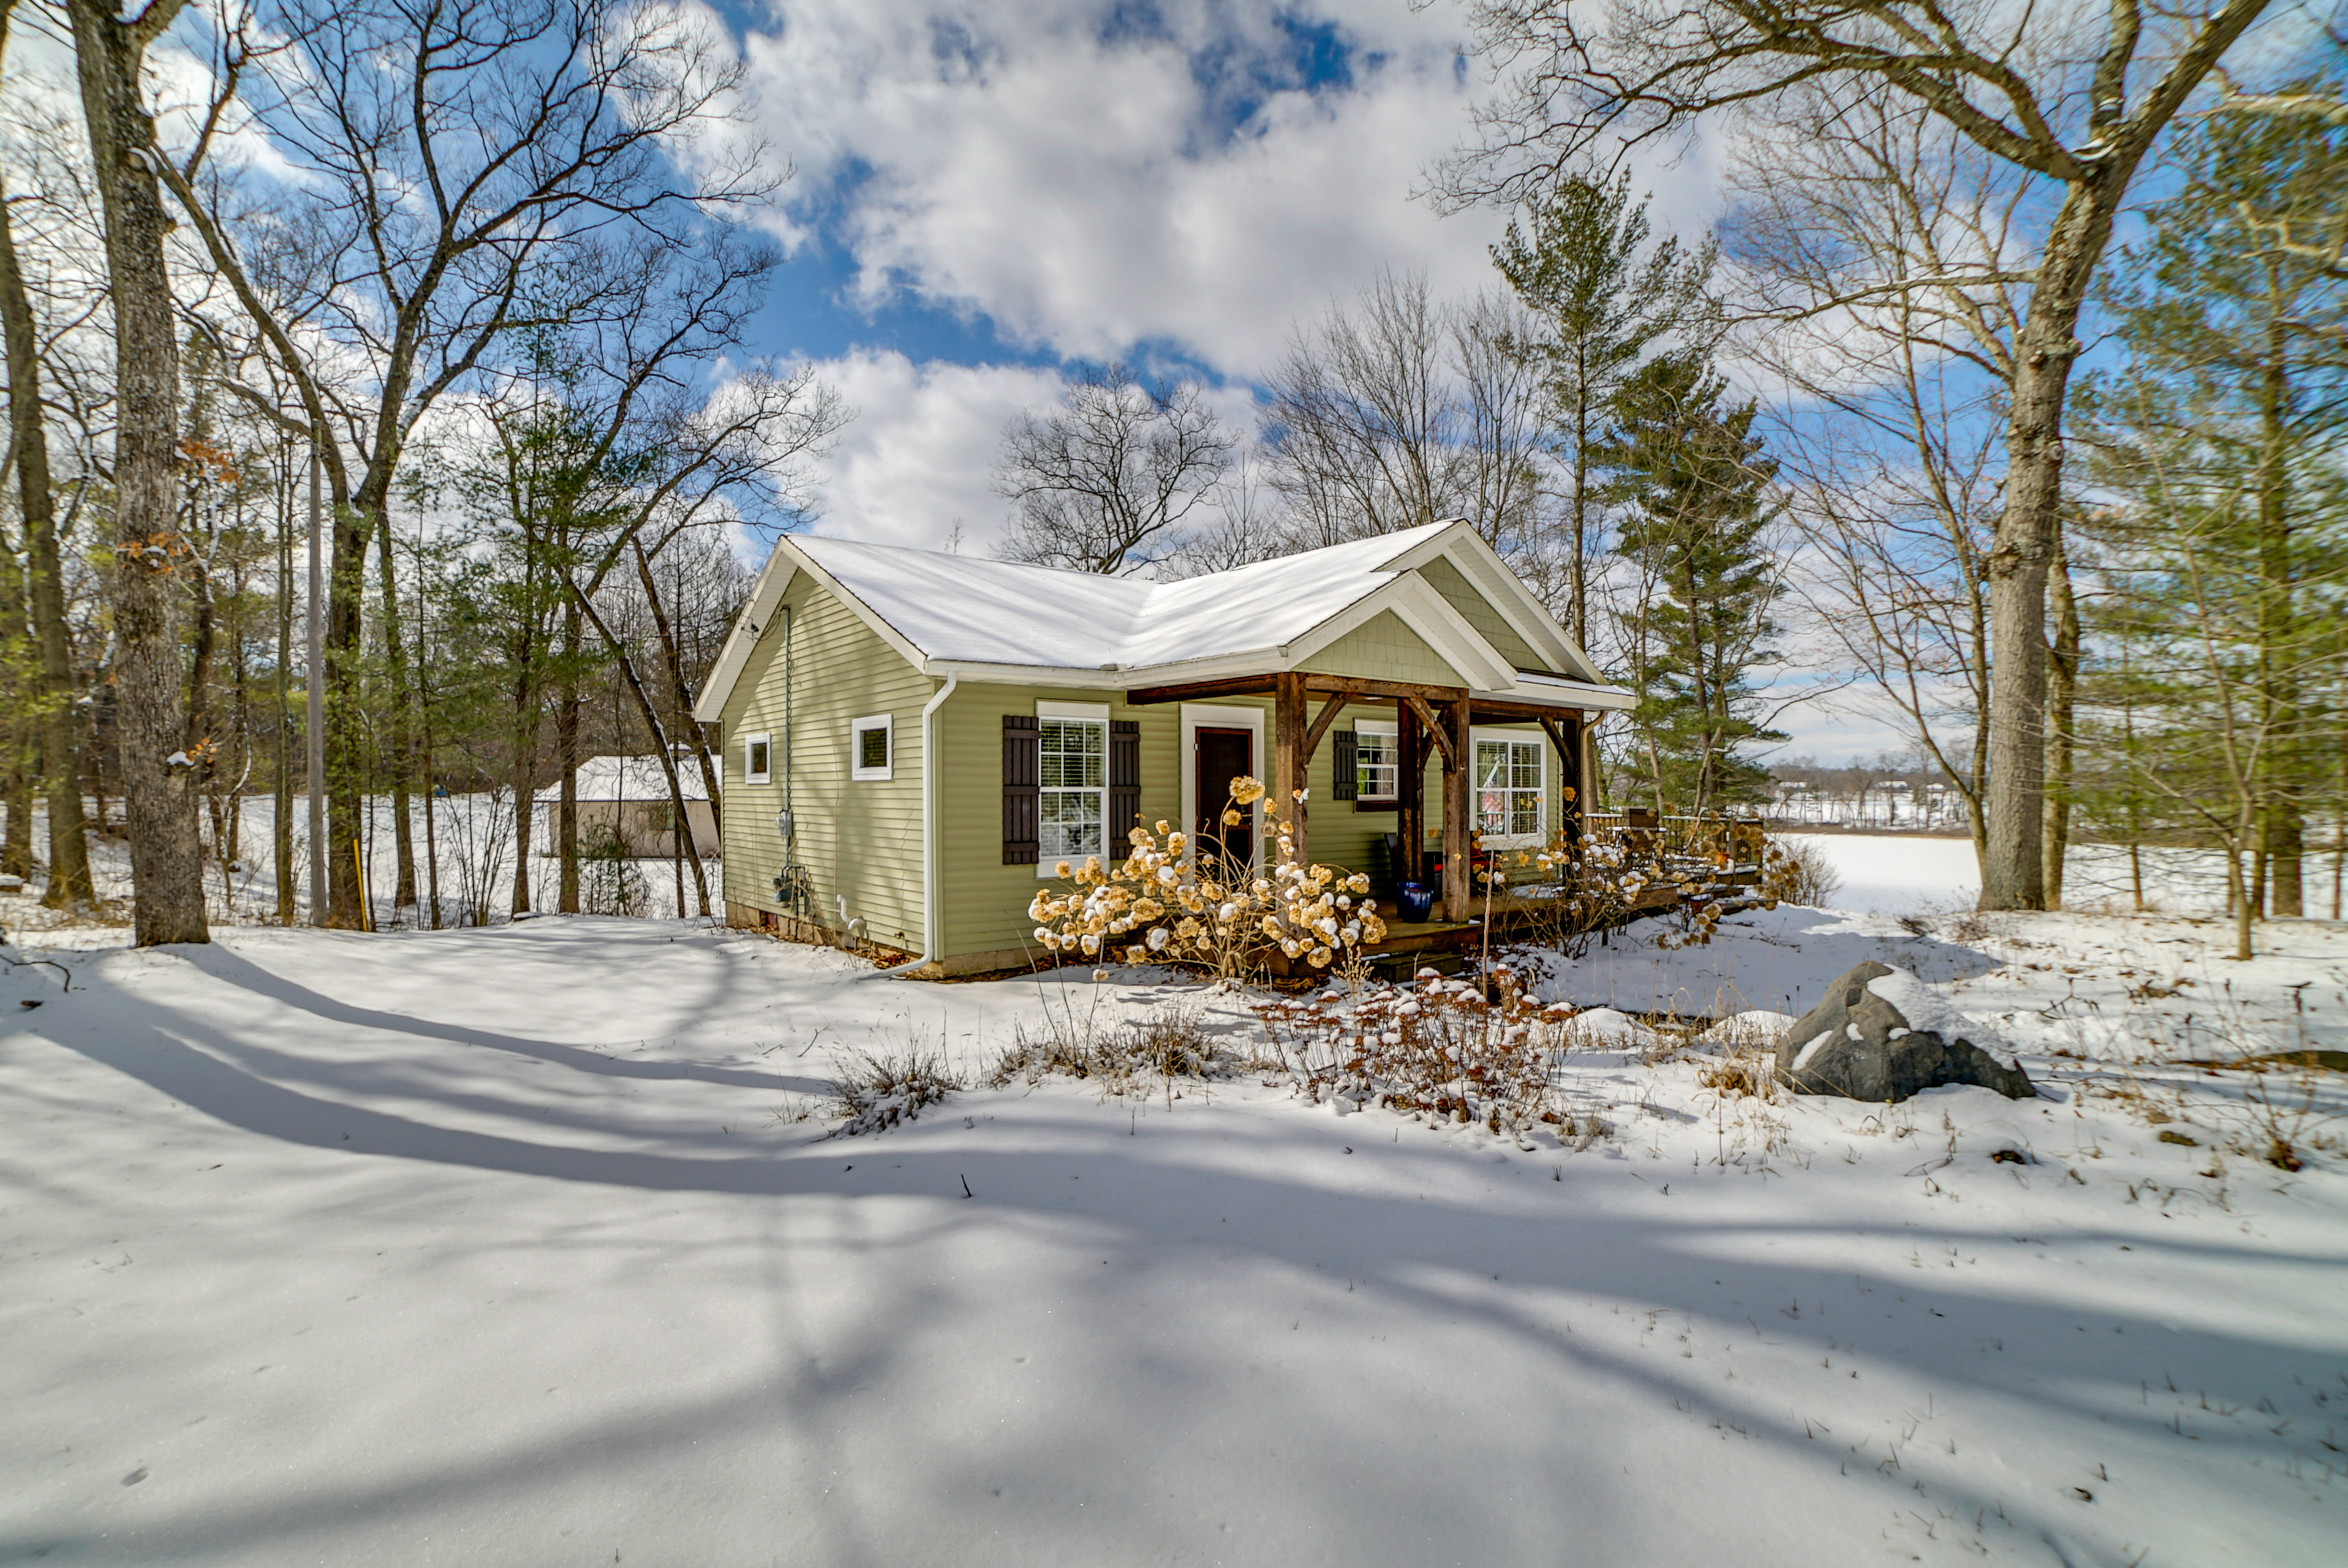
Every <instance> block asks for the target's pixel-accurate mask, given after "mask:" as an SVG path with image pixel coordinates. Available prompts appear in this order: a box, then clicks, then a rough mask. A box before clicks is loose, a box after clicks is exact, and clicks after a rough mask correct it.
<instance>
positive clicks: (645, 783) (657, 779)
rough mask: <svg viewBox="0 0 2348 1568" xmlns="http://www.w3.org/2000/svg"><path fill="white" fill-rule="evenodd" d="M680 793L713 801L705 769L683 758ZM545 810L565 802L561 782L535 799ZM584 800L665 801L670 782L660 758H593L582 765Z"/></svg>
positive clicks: (679, 770) (581, 793) (581, 796)
mask: <svg viewBox="0 0 2348 1568" xmlns="http://www.w3.org/2000/svg"><path fill="white" fill-rule="evenodd" d="M676 783H677V789H678V792H679V793H680V794H682V795H684V797H685V799H688V800H706V799H709V786H708V785H706V784H705V783H704V782H703V781H702V778H701V769H700V766H699V765H698V764H696V763H695V762H694V760H693V759H692V758H678V759H677V767H676ZM531 798H532V799H535V800H537V801H538V803H539V804H540V805H541V806H549V805H552V804H553V803H554V802H556V801H558V800H560V799H562V785H561V782H560V781H557V782H555V783H552V784H549V785H548V786H547V787H546V788H545V789H541V790H540V791H539V792H538V793H537V794H536V795H535V796H533V797H531ZM578 798H579V799H582V800H665V799H668V779H667V776H666V775H664V773H662V772H661V765H660V758H657V757H591V758H588V759H587V760H586V761H584V762H582V763H581V764H580V765H579V796H578Z"/></svg>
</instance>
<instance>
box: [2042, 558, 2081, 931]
mask: <svg viewBox="0 0 2348 1568" xmlns="http://www.w3.org/2000/svg"><path fill="white" fill-rule="evenodd" d="M2050 582H2051V585H2052V587H2053V590H2054V611H2055V645H2054V646H2053V647H2052V648H2050V649H2049V650H2047V653H2048V657H2047V661H2046V804H2045V821H2044V827H2043V828H2042V829H2041V836H2040V841H2039V849H2040V852H2041V853H2042V854H2043V855H2044V857H2045V865H2044V869H2043V870H2042V872H2041V873H2040V875H2041V877H2042V879H2043V880H2044V882H2045V886H2046V907H2047V908H2049V909H2060V908H2062V907H2063V861H2064V857H2065V855H2066V854H2068V853H2069V851H2070V848H2071V738H2072V724H2073V718H2074V714H2073V708H2074V707H2075V697H2076V695H2077V693H2078V689H2079V602H2078V600H2077V599H2076V598H2075V597H2074V596H2073V594H2072V592H2071V558H2070V555H2069V553H2068V552H2066V551H2065V549H2064V545H2063V536H2062V535H2061V534H2060V533H2059V532H2058V533H2057V534H2056V535H2055V563H2054V573H2053V576H2052V578H2051V579H2050Z"/></svg>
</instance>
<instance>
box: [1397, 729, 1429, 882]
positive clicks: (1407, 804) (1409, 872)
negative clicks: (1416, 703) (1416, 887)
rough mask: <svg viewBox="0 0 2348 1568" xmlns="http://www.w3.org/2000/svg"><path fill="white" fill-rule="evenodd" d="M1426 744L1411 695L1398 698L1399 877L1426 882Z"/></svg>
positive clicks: (1403, 880) (1404, 880)
mask: <svg viewBox="0 0 2348 1568" xmlns="http://www.w3.org/2000/svg"><path fill="white" fill-rule="evenodd" d="M1426 747H1427V742H1426V741H1425V740H1423V739H1421V738H1420V737H1419V733H1418V713H1417V711H1416V709H1414V708H1413V707H1411V706H1410V700H1409V699H1408V698H1407V697H1397V698H1396V699H1395V838H1396V839H1397V840H1399V841H1400V842H1399V843H1398V844H1397V846H1396V848H1395V881H1396V882H1417V883H1419V884H1420V885H1421V886H1425V885H1426Z"/></svg>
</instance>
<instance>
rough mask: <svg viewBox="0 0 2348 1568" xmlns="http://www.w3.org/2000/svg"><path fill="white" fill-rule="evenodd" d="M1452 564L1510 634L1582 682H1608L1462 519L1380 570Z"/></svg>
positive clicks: (1495, 553) (1515, 576) (1398, 556)
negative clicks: (1435, 562)
mask: <svg viewBox="0 0 2348 1568" xmlns="http://www.w3.org/2000/svg"><path fill="white" fill-rule="evenodd" d="M1438 556H1440V557H1442V558H1444V559H1446V560H1447V561H1449V562H1451V564H1452V565H1453V566H1455V567H1457V569H1458V571H1459V574H1460V575H1461V576H1462V577H1465V578H1467V579H1468V585H1469V586H1470V587H1472V588H1474V589H1475V590H1476V591H1477V592H1478V593H1481V594H1482V595H1484V599H1485V602H1486V603H1489V604H1490V605H1491V606H1492V608H1493V609H1494V610H1497V611H1498V612H1499V615H1500V619H1502V620H1503V621H1506V622H1507V623H1508V624H1509V630H1511V631H1513V632H1515V633H1516V634H1517V635H1519V637H1522V638H1523V639H1524V640H1525V645H1526V646H1528V647H1529V648H1531V649H1532V650H1533V651H1534V652H1535V653H1537V654H1539V655H1541V656H1542V657H1543V658H1545V659H1547V660H1549V661H1550V664H1551V665H1554V666H1555V667H1557V668H1558V669H1561V670H1565V671H1568V672H1570V674H1572V675H1573V676H1577V677H1579V678H1580V679H1581V680H1584V681H1588V682H1591V684H1593V685H1596V684H1599V683H1601V682H1602V681H1604V679H1605V678H1606V677H1605V676H1604V675H1603V674H1602V673H1601V671H1600V670H1599V668H1598V666H1597V665H1596V664H1594V663H1593V662H1591V657H1590V655H1588V654H1586V653H1584V652H1582V650H1581V649H1580V648H1578V647H1575V646H1574V645H1573V641H1572V639H1571V638H1570V637H1568V636H1567V635H1566V634H1565V631H1564V629H1563V628H1562V627H1560V625H1559V624H1557V620H1556V618H1555V617H1554V616H1552V615H1551V614H1550V613H1549V607H1548V606H1547V605H1545V604H1543V603H1541V602H1540V600H1539V599H1536V598H1534V597H1533V593H1532V590H1531V589H1529V588H1527V587H1526V586H1525V585H1524V583H1523V582H1522V581H1521V580H1520V579H1519V577H1518V576H1517V574H1516V573H1513V572H1511V571H1509V567H1508V563H1507V562H1504V561H1502V560H1501V559H1500V557H1499V554H1498V552H1496V551H1495V550H1493V548H1492V547H1491V546H1490V545H1489V544H1487V543H1486V542H1484V536H1483V535H1482V534H1480V533H1478V532H1477V531H1476V529H1475V525H1474V524H1472V523H1470V522H1468V521H1466V520H1465V519H1462V520H1460V521H1457V522H1454V523H1452V524H1451V526H1449V527H1448V528H1446V529H1445V530H1444V531H1442V532H1440V533H1438V534H1436V535H1435V536H1434V537H1433V538H1431V539H1425V540H1421V541H1420V542H1418V543H1416V544H1415V545H1413V546H1411V547H1410V548H1409V549H1408V550H1406V551H1404V552H1401V553H1400V554H1398V555H1396V556H1395V557H1393V558H1392V559H1391V560H1388V561H1386V562H1384V564H1383V570H1385V571H1388V572H1406V571H1408V570H1410V569H1411V568H1413V567H1418V566H1424V565H1426V563H1427V562H1431V561H1433V560H1435V559H1436V558H1437V557H1438Z"/></svg>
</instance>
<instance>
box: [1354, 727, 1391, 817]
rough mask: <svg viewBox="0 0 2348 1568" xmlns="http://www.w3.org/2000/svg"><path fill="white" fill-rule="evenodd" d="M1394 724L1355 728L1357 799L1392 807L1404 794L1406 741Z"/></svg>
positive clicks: (1355, 792) (1355, 782) (1355, 795)
mask: <svg viewBox="0 0 2348 1568" xmlns="http://www.w3.org/2000/svg"><path fill="white" fill-rule="evenodd" d="M1395 729H1396V727H1395V725H1394V724H1392V723H1381V722H1379V721H1378V720H1376V719H1360V720H1357V721H1356V722H1355V723H1354V799H1356V800H1363V801H1373V802H1383V803H1387V804H1391V803H1392V802H1393V801H1394V800H1395V798H1396V797H1397V796H1399V795H1400V794H1401V792H1402V790H1401V782H1402V738H1401V737H1400V736H1399V735H1397V734H1396V733H1395Z"/></svg>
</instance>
